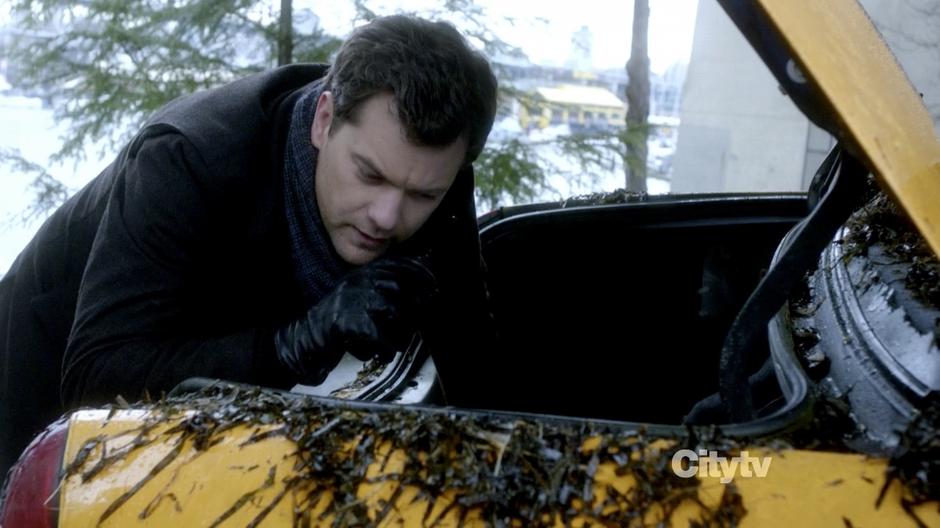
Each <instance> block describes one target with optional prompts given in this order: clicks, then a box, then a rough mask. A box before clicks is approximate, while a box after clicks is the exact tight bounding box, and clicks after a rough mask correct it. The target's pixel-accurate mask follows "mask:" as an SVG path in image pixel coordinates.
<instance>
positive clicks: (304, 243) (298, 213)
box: [284, 81, 349, 306]
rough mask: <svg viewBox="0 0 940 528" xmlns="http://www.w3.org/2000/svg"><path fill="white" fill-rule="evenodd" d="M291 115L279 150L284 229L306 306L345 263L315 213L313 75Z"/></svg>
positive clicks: (316, 85) (318, 86) (332, 283)
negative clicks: (284, 143) (283, 147)
mask: <svg viewBox="0 0 940 528" xmlns="http://www.w3.org/2000/svg"><path fill="white" fill-rule="evenodd" d="M304 90H305V92H304V94H303V95H301V97H300V99H298V100H297V103H295V104H294V111H293V113H292V115H291V121H290V129H289V131H288V135H287V149H286V153H285V156H284V209H285V214H286V215H287V228H288V231H289V233H290V244H291V260H292V261H293V267H294V277H295V279H296V280H297V283H298V285H299V286H300V288H301V292H302V293H303V297H304V301H305V302H306V303H307V304H308V305H309V306H312V305H314V304H316V303H317V302H319V301H320V299H322V298H323V297H324V296H325V295H326V294H327V293H329V292H330V291H332V290H333V288H335V287H336V284H337V282H338V281H339V279H340V277H342V276H343V274H344V273H345V272H346V271H347V270H348V268H349V266H348V265H347V264H346V263H345V262H343V260H342V259H341V258H340V256H339V255H338V254H337V253H336V250H335V249H334V248H333V244H332V243H330V237H329V235H328V234H327V232H326V229H325V227H324V226H323V220H322V219H321V218H320V210H319V208H318V207H317V196H316V192H314V178H315V175H316V170H317V154H318V150H317V148H316V147H314V146H313V143H312V142H311V138H310V127H311V125H312V123H313V116H314V113H315V112H316V109H317V100H318V99H319V97H320V93H322V92H323V83H322V82H321V81H316V82H313V83H311V84H310V86H309V87H307V88H305V89H304Z"/></svg>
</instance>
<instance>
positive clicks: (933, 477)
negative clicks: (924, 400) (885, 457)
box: [878, 398, 940, 527]
mask: <svg viewBox="0 0 940 528" xmlns="http://www.w3.org/2000/svg"><path fill="white" fill-rule="evenodd" d="M938 430H940V399H938V398H934V399H933V400H932V401H931V402H930V404H929V405H928V406H927V407H926V408H925V409H924V410H923V411H921V413H920V415H919V416H918V417H917V418H916V419H915V420H914V421H913V422H911V424H910V425H909V426H908V427H907V429H906V430H905V431H904V432H903V433H902V434H901V441H900V445H899V446H898V448H897V449H896V451H895V453H894V454H893V456H892V457H891V460H890V462H889V463H888V471H887V475H886V478H885V483H884V486H882V488H881V495H880V496H879V497H878V504H881V501H882V499H884V496H885V493H886V492H887V490H888V486H890V485H891V483H892V482H893V481H894V480H899V481H901V483H902V484H903V485H904V487H903V490H904V492H903V496H902V498H901V507H903V508H904V511H906V512H907V514H908V515H910V516H911V517H912V518H913V519H914V520H915V522H917V525H918V526H922V527H926V526H927V525H926V524H925V523H924V522H923V521H921V520H920V519H919V518H918V517H917V515H916V514H915V513H914V510H913V507H914V506H918V505H920V504H924V503H927V502H932V501H938V502H940V435H938V434H937V431H938Z"/></svg>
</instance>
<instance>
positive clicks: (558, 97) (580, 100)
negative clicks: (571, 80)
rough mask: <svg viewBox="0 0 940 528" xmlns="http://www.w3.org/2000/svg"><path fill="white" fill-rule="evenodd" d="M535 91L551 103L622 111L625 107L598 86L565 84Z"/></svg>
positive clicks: (614, 96) (609, 92) (612, 95)
mask: <svg viewBox="0 0 940 528" xmlns="http://www.w3.org/2000/svg"><path fill="white" fill-rule="evenodd" d="M535 90H536V92H537V93H538V94H539V95H540V96H541V97H542V98H543V99H545V100H546V101H548V102H551V103H559V104H573V105H586V106H606V107H609V108H618V109H621V110H622V109H623V108H624V106H625V105H624V104H623V101H621V100H620V99H618V98H617V96H616V95H614V94H613V93H612V92H611V91H610V90H607V89H606V88H599V87H597V86H582V85H577V84H563V85H561V86H556V87H553V88H548V87H539V88H536V89H535Z"/></svg>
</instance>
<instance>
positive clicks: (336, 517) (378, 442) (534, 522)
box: [68, 385, 746, 526]
mask: <svg viewBox="0 0 940 528" xmlns="http://www.w3.org/2000/svg"><path fill="white" fill-rule="evenodd" d="M148 408H150V409H152V410H153V411H155V412H153V413H151V414H152V415H153V416H155V418H153V419H151V420H150V421H149V422H148V423H147V424H146V425H144V426H142V428H141V431H143V430H144V429H147V430H150V431H152V430H153V427H154V425H155V424H156V423H158V422H159V421H160V420H175V421H179V423H178V424H177V425H175V426H174V427H172V428H170V429H169V430H167V431H166V432H165V433H164V435H165V436H169V438H164V441H169V442H176V443H175V445H177V446H182V445H183V443H184V442H185V441H186V440H191V441H192V442H193V445H194V446H195V447H196V448H197V449H211V447H212V446H213V445H214V444H215V443H216V442H218V441H220V440H221V438H222V436H221V435H222V434H223V433H224V432H225V431H227V430H229V429H231V428H232V427H235V426H238V425H248V426H254V425H267V426H270V427H265V428H261V427H257V428H255V431H256V432H255V434H253V435H252V436H251V438H249V440H248V441H247V442H246V443H251V442H257V441H261V440H263V439H265V438H270V437H274V436H277V437H284V438H286V439H289V440H290V441H292V442H293V443H294V444H296V446H297V451H296V453H295V454H294V455H293V456H294V457H296V463H295V464H294V471H293V472H292V473H291V474H290V475H287V476H281V477H279V478H281V479H282V480H281V482H283V484H284V486H285V489H284V491H283V492H282V493H279V494H278V496H277V497H276V498H275V499H274V502H273V503H271V504H268V505H266V506H264V507H263V508H262V510H261V512H260V513H259V514H258V517H257V518H256V519H255V522H252V523H251V524H252V525H254V524H257V522H260V521H261V520H262V519H263V518H264V516H265V515H266V514H267V513H268V512H270V511H272V510H273V509H274V507H275V506H276V504H277V503H278V502H279V501H280V500H282V499H283V497H284V496H285V495H286V494H292V496H293V499H292V500H293V501H294V504H296V505H297V507H296V508H295V510H294V511H295V515H296V516H297V518H296V519H295V524H297V525H307V524H309V523H310V522H314V523H317V522H321V523H322V522H324V520H325V519H327V518H330V517H332V519H333V524H334V525H337V526H360V525H369V526H371V525H376V524H378V523H380V522H381V521H382V520H383V519H384V518H385V517H387V515H388V514H389V512H390V511H392V509H394V508H396V507H400V506H401V504H398V501H400V500H404V499H402V497H403V491H404V490H405V488H409V489H412V490H413V489H417V490H418V493H417V495H416V496H415V499H414V500H416V501H417V500H424V501H427V503H428V507H427V508H426V509H425V510H424V511H425V514H424V519H423V524H425V525H427V526H434V525H436V524H438V523H439V522H440V521H441V520H443V519H444V518H445V516H453V515H456V516H457V518H459V519H460V520H461V522H463V520H465V519H466V518H467V516H468V514H469V513H470V512H471V511H473V516H474V517H476V516H477V514H479V518H481V519H482V520H484V521H486V522H487V523H488V524H492V525H497V526H506V525H511V524H514V525H521V526H544V525H553V524H555V522H557V521H560V522H562V523H564V524H565V525H568V524H570V523H571V522H572V520H574V519H575V518H576V517H579V518H582V519H585V518H586V519H588V520H590V522H595V523H601V524H603V525H607V526H627V525H643V524H647V523H650V522H653V523H657V524H661V525H669V524H670V522H669V519H670V516H671V515H672V514H673V512H674V511H675V509H676V508H677V507H678V506H679V505H680V504H682V503H684V502H686V501H689V502H691V503H692V504H693V505H697V506H698V507H699V511H700V519H699V520H697V521H695V522H694V524H695V525H697V526H733V525H737V524H738V523H739V521H740V519H741V517H743V516H744V514H745V513H746V509H745V508H744V505H743V503H742V498H741V496H740V495H739V494H738V493H737V490H736V489H735V488H734V486H733V485H729V486H726V487H725V489H724V495H723V496H722V499H721V502H720V504H718V505H717V506H714V507H711V508H709V507H706V506H705V505H704V504H703V502H702V500H700V498H699V495H698V486H699V481H698V479H695V478H680V477H678V476H677V475H676V474H675V472H674V471H673V470H672V466H671V459H672V455H673V453H674V451H675V449H676V443H675V441H673V442H670V443H668V445H660V444H651V443H650V442H651V439H648V438H647V436H646V435H645V434H644V432H643V431H636V430H623V429H618V428H615V427H608V426H594V425H590V424H587V423H574V422H566V421H549V420H547V419H546V420H545V421H538V422H534V421H526V420H519V419H513V418H510V417H503V416H495V415H485V414H471V413H451V412H446V411H442V410H441V411H430V410H426V409H425V410H411V409H408V408H403V407H381V406H362V405H359V406H357V405H355V404H339V403H337V404H332V403H324V402H322V401H318V400H315V399H309V398H300V397H291V396H287V395H284V394H280V393H274V392H268V391H261V390H246V389H243V388H242V389H239V388H236V387H230V386H221V385H219V386H216V387H214V388H210V389H207V390H204V391H202V392H201V393H196V394H193V395H189V396H187V397H184V398H182V399H170V400H166V401H164V402H161V403H159V404H154V405H153V406H151V407H148ZM183 409H187V410H190V412H189V414H181V413H182V410H183ZM181 417H182V419H181ZM272 427H273V428H272ZM262 431H264V432H262ZM140 436H141V438H148V435H147V434H145V433H143V432H142V434H141V435H140ZM679 440H680V441H681V439H679ZM101 441H103V439H102V438H96V439H92V440H91V441H89V444H88V445H87V446H86V449H83V450H82V451H81V452H80V453H79V455H78V456H77V457H76V460H74V461H72V463H71V464H70V465H69V466H68V472H69V474H78V473H81V474H82V475H83V477H84V476H85V475H88V478H91V477H93V476H94V473H96V472H97V471H100V469H101V467H99V466H102V467H103V466H106V465H108V464H110V463H113V462H115V461H116V460H118V459H119V458H120V456H121V455H119V454H115V455H113V457H112V458H111V459H109V460H108V461H105V462H102V461H101V460H99V461H98V462H97V463H95V464H94V465H93V466H94V467H97V468H98V469H97V470H95V472H92V473H90V472H89V470H88V469H84V468H85V466H87V465H90V464H91V463H92V461H91V460H89V458H93V457H89V456H88V453H89V452H91V450H92V449H93V447H94V445H95V443H96V442H101ZM150 441H152V439H151V440H150ZM147 443H148V442H147V441H141V442H138V443H135V442H131V447H130V448H129V449H131V450H132V449H137V448H140V447H142V446H144V445H146V444H147ZM339 446H348V447H346V448H342V447H339ZM385 447H390V448H391V449H386V448H385ZM392 452H396V453H399V454H400V455H402V456H404V457H405V461H404V464H403V465H400V464H399V463H398V462H396V466H395V467H396V468H397V467H402V469H401V470H400V471H395V472H390V471H384V472H380V473H379V474H380V476H378V477H375V476H371V477H370V476H369V474H368V473H367V469H368V468H370V466H371V467H373V469H374V468H375V467H376V466H379V467H381V468H382V469H383V470H385V469H386V466H387V464H388V463H389V457H390V453H392ZM178 453H179V450H178V449H174V450H173V451H171V452H170V454H169V455H167V458H166V459H165V460H163V461H161V462H160V463H159V464H158V465H157V466H158V467H157V468H154V469H155V471H156V472H159V471H160V470H162V468H165V467H166V466H167V465H168V463H169V461H171V460H172V459H173V457H175V456H176V455H177V454H178ZM125 455H126V453H125ZM104 458H105V457H102V460H103V459H104ZM611 468H613V469H612V471H613V473H612V474H613V475H615V476H625V475H629V476H632V477H633V479H634V480H635V482H636V483H635V485H633V486H632V487H629V488H624V487H622V486H621V487H619V488H618V487H617V486H615V484H616V483H615V482H611V483H610V484H607V485H606V486H605V487H602V488H598V487H597V485H596V483H597V482H604V481H605V480H604V478H596V477H599V476H601V473H603V474H605V475H606V478H607V479H608V480H609V479H610V478H611V473H610V472H611ZM155 471H151V474H150V475H148V477H147V478H145V479H144V481H142V482H141V483H139V484H138V485H137V486H134V488H133V489H131V490H128V492H127V493H125V496H123V497H122V498H120V499H118V500H117V501H115V502H116V504H112V505H111V507H110V508H109V509H108V512H106V515H105V516H103V517H102V520H103V519H104V518H105V517H106V516H107V515H110V513H111V512H113V511H114V510H116V509H117V508H119V507H121V506H122V505H123V504H124V503H125V502H126V501H127V499H128V498H129V497H130V496H131V495H133V494H134V493H135V492H136V491H137V490H139V489H140V488H141V486H142V485H143V484H144V483H146V481H147V480H149V479H150V478H152V476H153V474H155ZM373 474H374V473H373ZM275 478H278V477H277V476H276V475H275V474H274V473H273V466H272V472H271V473H270V474H269V478H268V481H270V482H266V484H268V486H267V487H270V484H272V483H273V482H274V479H275ZM378 482H384V483H386V484H389V483H390V484H391V485H392V486H394V489H395V491H394V492H393V493H392V495H391V497H390V498H389V499H388V500H386V501H380V505H379V511H375V509H374V505H373V510H372V511H370V509H369V507H368V506H367V504H365V502H364V501H363V500H362V499H361V498H360V497H359V495H360V493H359V491H360V486H363V485H371V484H376V483H378ZM263 487H264V486H263ZM259 491H260V490H259ZM325 491H331V492H332V497H333V498H332V501H331V502H330V504H329V506H327V509H326V511H325V512H324V513H323V516H322V517H320V518H319V519H310V518H309V516H310V515H311V514H310V511H311V510H312V509H313V507H314V506H315V505H317V504H319V503H320V502H319V501H320V499H321V498H322V496H323V493H324V492H325ZM448 494H451V495H452V496H454V497H456V499H455V500H453V501H450V502H449V503H447V504H446V507H444V503H442V504H441V507H440V508H437V511H438V512H437V513H434V514H433V515H432V512H435V511H436V510H435V506H436V502H435V501H437V500H440V498H441V497H445V496H447V495H448ZM249 495H250V496H249ZM252 499H253V495H252V494H247V495H246V496H245V497H242V498H241V499H239V501H237V502H236V503H235V504H233V505H232V506H231V507H230V508H229V509H228V510H227V511H226V512H225V513H224V514H223V515H222V516H221V517H220V518H219V519H217V520H216V521H217V523H218V522H221V521H223V520H224V519H225V518H227V517H228V516H230V515H232V513H234V512H235V511H236V510H238V509H239V508H241V507H242V506H243V505H245V504H246V503H249V502H251V501H252ZM145 513H146V512H141V515H145Z"/></svg>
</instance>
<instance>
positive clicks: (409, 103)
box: [325, 15, 496, 163]
mask: <svg viewBox="0 0 940 528" xmlns="http://www.w3.org/2000/svg"><path fill="white" fill-rule="evenodd" d="M325 84H326V89H327V90H330V91H331V92H332V93H333V101H334V103H333V104H334V110H333V111H334V122H335V123H336V125H341V124H342V123H343V122H344V121H350V122H355V120H356V110H357V108H358V107H359V105H360V104H362V103H363V102H364V101H366V100H367V99H369V98H370V97H372V96H373V95H376V94H378V93H383V92H391V93H392V94H393V96H394V100H395V106H396V108H395V110H396V111H397V113H398V119H399V120H400V121H401V123H402V125H403V127H404V129H405V133H406V135H407V137H408V139H409V140H410V141H412V142H413V143H415V144H418V145H428V146H444V145H449V144H451V143H453V142H454V141H455V140H457V139H458V138H460V137H461V136H465V137H466V140H467V156H466V158H465V163H470V162H472V161H473V160H474V159H476V157H477V156H478V155H479V154H480V151H481V150H483V144H484V143H485V142H486V137H487V135H489V132H490V129H491V128H492V127H493V119H494V118H495V115H496V78H495V76H494V75H493V72H492V70H491V69H490V65H489V62H487V60H486V59H485V58H484V57H483V56H482V55H481V54H480V53H478V52H476V51H474V50H473V49H472V48H471V47H470V46H469V44H468V43H467V41H466V40H465V39H464V38H463V36H462V35H461V34H460V33H459V32H458V31H457V29H456V28H454V26H452V25H450V24H448V23H446V22H431V21H429V20H423V19H420V18H414V17H407V16H401V15H396V16H389V17H382V18H377V19H375V20H374V21H372V22H370V23H369V24H367V25H365V26H362V27H359V28H357V29H356V30H355V31H354V32H353V34H352V35H351V36H350V37H349V38H348V39H347V40H346V42H344V43H343V45H342V47H341V48H340V50H339V53H338V54H337V56H336V60H335V61H334V63H333V66H332V67H331V68H330V71H329V73H328V74H327V76H326V83H325ZM332 130H333V129H332V128H331V131H332Z"/></svg>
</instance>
